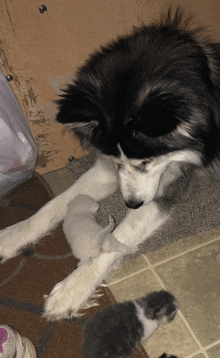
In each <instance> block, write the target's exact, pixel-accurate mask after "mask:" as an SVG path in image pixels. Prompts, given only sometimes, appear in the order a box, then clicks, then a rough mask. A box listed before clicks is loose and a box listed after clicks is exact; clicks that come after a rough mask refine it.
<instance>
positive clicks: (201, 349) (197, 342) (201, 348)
mask: <svg viewBox="0 0 220 358" xmlns="http://www.w3.org/2000/svg"><path fill="white" fill-rule="evenodd" d="M144 259H145V260H146V263H147V264H148V265H149V268H150V269H151V271H152V272H153V274H154V276H155V278H156V279H157V280H158V282H159V283H160V285H161V286H162V287H163V289H166V286H165V284H164V283H163V281H162V280H161V278H160V277H159V276H158V274H157V273H156V271H155V270H154V268H153V265H151V263H150V262H149V260H148V259H147V258H146V257H144ZM178 314H179V316H180V317H181V318H182V320H183V322H184V324H185V326H186V327H187V329H188V331H189V332H190V334H191V336H192V337H193V339H194V340H195V342H196V344H197V345H198V347H199V351H198V352H196V354H198V353H202V354H204V356H205V357H206V358H209V356H208V354H207V352H206V350H205V348H203V346H202V345H201V343H200V341H199V340H198V338H197V337H196V335H195V333H194V332H193V330H192V329H191V327H190V325H189V324H188V322H187V321H186V319H185V317H184V316H183V314H182V313H181V311H180V310H179V312H178ZM193 354H195V352H194V353H193ZM185 358H189V357H188V356H187V357H185Z"/></svg>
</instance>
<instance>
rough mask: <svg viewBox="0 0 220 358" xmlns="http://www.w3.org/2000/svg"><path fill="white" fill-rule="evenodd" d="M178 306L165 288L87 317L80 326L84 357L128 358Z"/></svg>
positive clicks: (169, 318)
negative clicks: (81, 326)
mask: <svg viewBox="0 0 220 358" xmlns="http://www.w3.org/2000/svg"><path fill="white" fill-rule="evenodd" d="M178 309H179V305H178V303H177V300H176V298H175V297H174V296H173V295H172V294H171V293H170V292H168V291H164V290H162V291H159V292H151V293H149V294H148V295H146V296H145V297H142V298H139V299H137V300H134V301H126V302H123V303H116V304H113V305H111V306H109V307H107V308H105V309H104V310H103V311H101V312H99V313H97V314H96V315H94V316H93V317H90V318H89V319H88V320H87V321H86V323H85V325H84V328H83V333H82V340H83V346H82V350H83V353H84V355H85V357H86V358H128V357H130V356H131V354H132V353H133V352H134V350H135V349H136V347H138V345H139V344H140V343H141V341H144V340H146V339H148V338H149V337H150V335H151V334H152V333H153V332H154V331H155V330H156V329H157V328H158V327H159V324H160V323H165V322H171V321H172V320H173V319H174V317H175V315H176V312H177V310H178Z"/></svg>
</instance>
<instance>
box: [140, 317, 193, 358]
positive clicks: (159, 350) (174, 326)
mask: <svg viewBox="0 0 220 358" xmlns="http://www.w3.org/2000/svg"><path fill="white" fill-rule="evenodd" d="M183 342H184V343H183ZM142 345H143V347H144V348H145V350H146V352H147V354H148V355H149V358H158V357H159V356H160V355H162V354H163V353H164V352H166V353H168V354H174V355H176V356H177V357H185V356H187V355H189V354H192V353H193V352H196V351H197V350H198V346H197V344H196V342H195V341H194V339H193V338H192V336H191V334H190V333H189V331H188V329H187V327H186V326H185V324H184V322H183V321H182V319H181V317H179V316H178V315H177V316H176V318H175V320H174V321H173V322H171V323H166V324H161V325H160V327H159V328H158V329H157V331H156V332H154V334H153V335H152V336H151V337H150V338H149V339H148V340H147V341H145V342H143V343H142Z"/></svg>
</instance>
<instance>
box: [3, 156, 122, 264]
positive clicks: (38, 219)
mask: <svg viewBox="0 0 220 358" xmlns="http://www.w3.org/2000/svg"><path fill="white" fill-rule="evenodd" d="M117 185H118V184H117V173H116V170H115V167H114V164H113V162H112V161H111V160H110V159H108V157H107V158H106V157H105V158H104V160H103V159H102V157H100V158H98V160H97V161H96V163H95V165H94V166H93V167H92V168H91V169H90V170H88V171H87V172H86V173H85V174H84V175H82V176H81V177H80V178H79V179H78V180H77V181H76V182H75V183H74V184H73V185H72V186H71V187H70V188H69V189H67V190H66V191H64V192H63V193H62V194H60V195H59V196H57V197H55V198H54V199H52V200H51V201H49V202H48V203H47V204H46V205H45V206H43V208H42V209H40V210H39V211H38V212H37V213H36V214H35V215H33V216H32V217H30V218H29V219H27V220H24V221H21V222H19V223H17V224H15V225H12V226H9V227H8V228H6V229H5V230H2V231H0V256H1V257H2V259H3V261H4V260H7V259H9V258H11V257H13V256H15V255H16V254H17V253H18V251H19V250H20V249H21V248H22V247H24V246H26V245H27V244H29V243H35V242H37V241H38V239H39V238H41V237H42V236H44V235H45V234H46V233H47V232H49V231H50V230H52V229H54V228H55V227H56V226H57V224H58V223H59V222H61V221H62V220H63V219H64V218H65V215H66V211H67V206H68V204H69V202H70V201H71V200H73V199H74V197H75V196H77V195H79V194H85V195H89V196H91V197H92V198H93V199H94V200H96V201H99V200H101V199H104V198H106V197H108V196H109V195H110V194H112V193H113V192H114V191H115V190H116V188H117Z"/></svg>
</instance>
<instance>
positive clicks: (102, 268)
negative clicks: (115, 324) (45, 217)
mask: <svg viewBox="0 0 220 358" xmlns="http://www.w3.org/2000/svg"><path fill="white" fill-rule="evenodd" d="M119 257H120V255H118V254H116V253H111V254H106V253H103V254H101V255H100V256H99V257H98V258H96V259H94V260H93V261H92V263H91V265H84V266H80V267H78V268H77V269H76V270H75V271H73V272H72V273H71V274H70V275H69V276H68V277H67V278H65V279H64V280H63V281H61V282H59V283H57V284H56V286H55V287H54V288H53V290H52V291H51V293H50V295H49V296H48V297H47V298H46V301H45V305H44V314H43V316H44V317H45V318H47V319H48V320H51V321H56V320H60V319H63V318H70V317H74V316H78V311H79V310H80V309H81V308H87V307H91V306H92V305H95V302H94V301H92V302H88V299H89V298H91V296H92V295H93V294H94V292H95V290H96V287H98V286H100V285H101V284H102V282H103V280H105V279H106V277H107V276H108V274H109V272H110V271H111V268H112V266H113V263H114V262H115V260H116V259H118V258H119ZM98 296H99V295H96V297H98ZM87 302H88V303H87Z"/></svg>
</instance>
